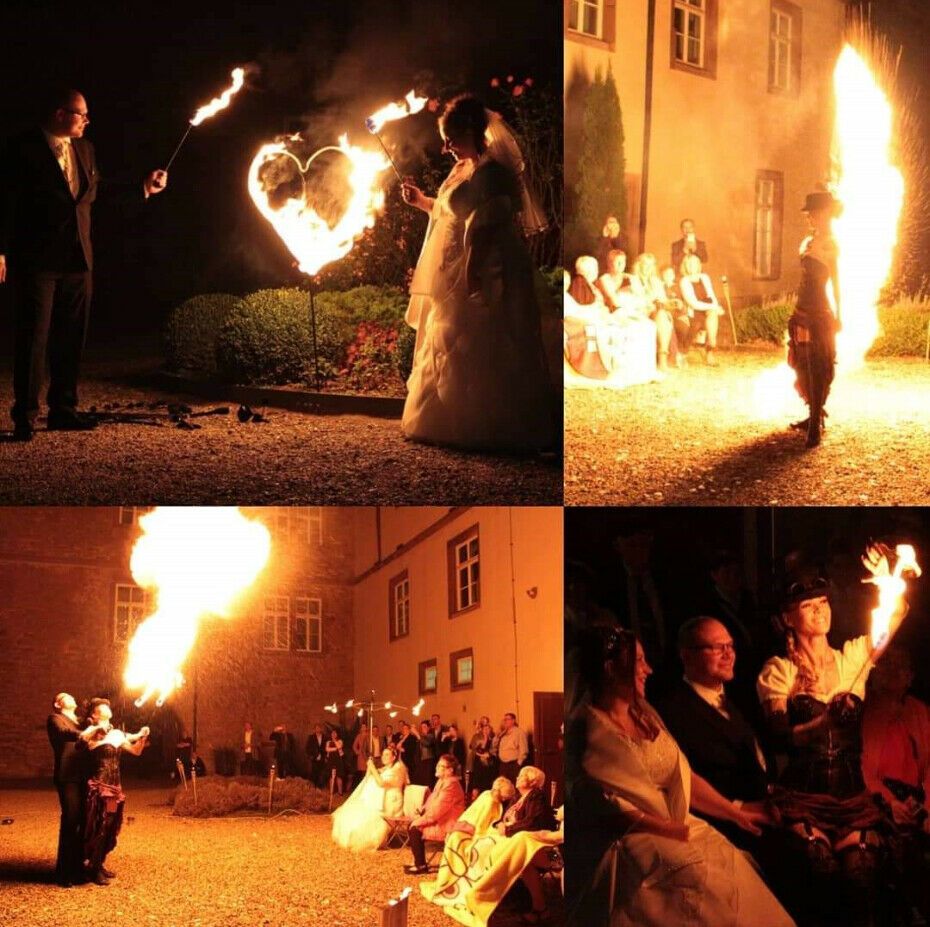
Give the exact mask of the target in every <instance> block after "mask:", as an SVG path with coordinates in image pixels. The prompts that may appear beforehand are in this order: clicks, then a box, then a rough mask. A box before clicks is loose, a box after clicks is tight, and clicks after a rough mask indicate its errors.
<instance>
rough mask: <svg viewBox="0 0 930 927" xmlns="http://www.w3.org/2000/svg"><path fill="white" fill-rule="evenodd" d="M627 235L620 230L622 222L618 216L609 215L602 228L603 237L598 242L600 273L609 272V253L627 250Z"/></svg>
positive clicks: (597, 254)
mask: <svg viewBox="0 0 930 927" xmlns="http://www.w3.org/2000/svg"><path fill="white" fill-rule="evenodd" d="M626 250H627V248H626V236H625V235H624V234H623V233H622V232H621V231H620V222H619V220H618V219H617V217H616V216H608V217H607V218H606V219H605V220H604V227H603V228H602V229H601V237H600V238H599V239H598V242H597V250H596V252H595V255H596V257H597V264H598V270H599V272H600V273H602V274H604V273H607V269H608V264H609V261H608V255H609V254H610V252H611V251H626Z"/></svg>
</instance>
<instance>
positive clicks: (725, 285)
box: [720, 274, 739, 348]
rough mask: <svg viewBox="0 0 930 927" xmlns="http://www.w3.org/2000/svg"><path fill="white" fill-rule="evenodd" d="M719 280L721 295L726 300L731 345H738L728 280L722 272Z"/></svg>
mask: <svg viewBox="0 0 930 927" xmlns="http://www.w3.org/2000/svg"><path fill="white" fill-rule="evenodd" d="M720 282H721V283H722V284H723V295H724V297H725V298H726V301H727V312H728V313H729V316H730V329H731V330H732V332H733V347H735V348H738V347H739V339H737V337H736V320H735V319H734V318H733V303H731V302H730V281H729V279H728V278H727V276H726V274H724V275H723V276H722V277H721V278H720Z"/></svg>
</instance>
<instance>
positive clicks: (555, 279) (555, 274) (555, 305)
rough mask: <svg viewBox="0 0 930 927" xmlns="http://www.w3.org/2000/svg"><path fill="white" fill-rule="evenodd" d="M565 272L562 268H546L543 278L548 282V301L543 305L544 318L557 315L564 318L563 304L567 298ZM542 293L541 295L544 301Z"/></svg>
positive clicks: (543, 270) (543, 271)
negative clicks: (552, 314) (553, 314)
mask: <svg viewBox="0 0 930 927" xmlns="http://www.w3.org/2000/svg"><path fill="white" fill-rule="evenodd" d="M564 275H565V271H564V270H563V268H561V267H544V268H543V269H542V277H543V279H544V280H545V281H546V294H545V295H546V297H547V298H546V299H545V301H544V302H543V305H542V314H543V316H546V315H550V314H551V313H553V312H554V313H555V314H556V316H557V317H558V318H562V302H563V300H564V297H565V276H564ZM542 295H543V294H542V293H540V294H539V296H540V299H541V300H542Z"/></svg>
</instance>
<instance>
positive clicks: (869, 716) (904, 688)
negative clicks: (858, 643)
mask: <svg viewBox="0 0 930 927" xmlns="http://www.w3.org/2000/svg"><path fill="white" fill-rule="evenodd" d="M913 681H914V670H913V667H912V665H911V658H910V654H909V653H908V651H907V650H906V649H905V648H904V647H903V646H901V645H899V644H892V645H891V646H890V647H889V648H888V651H887V652H886V653H885V655H884V656H883V657H882V658H881V660H880V661H879V662H878V663H877V664H876V665H875V669H874V670H872V673H871V675H870V676H869V689H868V696H867V698H866V700H865V710H864V712H863V715H862V777H863V778H864V779H865V784H866V787H867V788H868V790H869V791H870V792H871V793H872V794H873V795H881V796H882V798H883V799H884V800H885V802H886V803H887V804H888V806H889V807H890V808H891V812H892V815H893V816H894V821H895V824H896V825H897V829H898V835H899V837H900V838H901V843H902V857H903V860H902V862H903V869H904V879H903V886H904V892H905V895H906V896H907V899H908V901H909V902H910V904H911V905H912V906H913V907H916V908H917V910H918V911H919V912H920V914H921V916H922V917H923V919H924V921H925V922H928V923H930V884H928V881H927V867H926V858H927V854H928V852H930V799H928V794H930V707H928V706H927V705H926V704H925V703H924V702H922V701H920V700H919V699H916V698H914V697H913V696H911V695H908V690H909V689H910V686H911V684H912V683H913Z"/></svg>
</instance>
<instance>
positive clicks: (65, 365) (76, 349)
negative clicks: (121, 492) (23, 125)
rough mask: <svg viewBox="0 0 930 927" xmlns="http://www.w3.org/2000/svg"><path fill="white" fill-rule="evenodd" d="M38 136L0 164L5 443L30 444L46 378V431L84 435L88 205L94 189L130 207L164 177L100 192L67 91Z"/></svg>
mask: <svg viewBox="0 0 930 927" xmlns="http://www.w3.org/2000/svg"><path fill="white" fill-rule="evenodd" d="M45 112H46V115H45V117H44V119H43V121H42V125H41V127H40V128H35V129H32V130H30V131H29V132H26V133H24V134H23V135H20V136H18V137H16V138H13V139H11V140H10V142H9V143H8V144H7V146H6V147H5V149H4V151H3V154H2V160H0V284H2V283H5V282H7V280H8V281H9V283H10V285H11V287H12V289H13V312H14V367H13V393H14V402H13V409H12V418H13V436H14V438H15V439H16V440H20V441H28V440H30V439H31V438H32V434H33V428H34V425H35V420H36V418H37V417H38V413H39V393H40V391H41V388H42V383H43V380H44V379H45V369H46V366H48V368H49V375H50V381H49V388H48V397H47V398H48V429H49V431H85V430H88V429H90V428H93V426H94V421H93V419H91V418H89V417H86V416H83V415H81V414H80V413H79V412H78V411H77V402H78V397H77V385H78V374H79V370H80V363H81V354H82V351H83V347H84V336H85V333H86V330H87V319H88V311H89V308H90V299H91V273H92V270H93V249H92V247H91V234H90V231H91V205H92V204H93V202H94V200H95V199H96V197H97V192H98V188H100V187H104V186H106V187H110V188H115V189H119V190H120V193H121V194H123V195H125V196H126V197H127V198H130V199H138V200H139V201H140V202H141V201H142V199H143V197H144V198H145V199H147V198H148V197H149V196H151V195H153V194H155V193H160V192H161V191H162V190H164V189H165V186H166V185H167V180H168V175H167V174H166V173H165V172H164V171H153V172H151V173H150V174H149V175H148V176H147V177H146V178H145V180H144V181H143V182H142V184H138V185H137V184H132V185H128V184H115V183H112V182H109V183H107V184H106V185H104V184H102V183H101V178H100V176H99V174H98V171H97V162H96V159H95V156H94V146H93V145H92V144H91V142H89V141H88V140H87V139H85V138H84V137H83V136H84V130H85V129H86V127H87V125H88V123H89V122H90V115H89V113H88V110H87V102H86V100H85V99H84V97H83V95H82V94H80V93H79V92H78V91H76V90H70V89H69V90H63V91H58V92H56V93H55V94H53V95H52V96H51V97H50V98H49V100H48V103H47V106H46V108H45Z"/></svg>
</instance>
